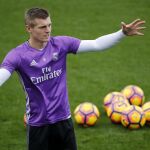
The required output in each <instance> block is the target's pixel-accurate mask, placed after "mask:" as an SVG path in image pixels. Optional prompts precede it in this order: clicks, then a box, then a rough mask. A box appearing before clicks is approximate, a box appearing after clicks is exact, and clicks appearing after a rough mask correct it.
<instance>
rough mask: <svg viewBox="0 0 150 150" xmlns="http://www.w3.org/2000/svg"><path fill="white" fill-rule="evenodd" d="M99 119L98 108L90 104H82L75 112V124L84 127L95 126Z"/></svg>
mask: <svg viewBox="0 0 150 150" xmlns="http://www.w3.org/2000/svg"><path fill="white" fill-rule="evenodd" d="M99 117H100V112H99V110H98V108H97V107H96V105H94V104H93V103H90V102H84V103H81V104H80V105H78V106H77V107H76V108H75V110H74V119H75V122H76V123H77V124H79V125H82V126H84V127H88V126H94V125H95V124H96V122H97V120H98V118H99Z"/></svg>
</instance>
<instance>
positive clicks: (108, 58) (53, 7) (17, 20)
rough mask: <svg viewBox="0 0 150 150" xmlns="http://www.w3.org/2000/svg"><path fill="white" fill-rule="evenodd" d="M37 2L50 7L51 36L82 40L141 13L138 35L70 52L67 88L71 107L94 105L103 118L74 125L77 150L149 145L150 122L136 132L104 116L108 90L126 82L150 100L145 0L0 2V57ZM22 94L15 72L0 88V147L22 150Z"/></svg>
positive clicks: (17, 39) (21, 37)
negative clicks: (142, 28)
mask: <svg viewBox="0 0 150 150" xmlns="http://www.w3.org/2000/svg"><path fill="white" fill-rule="evenodd" d="M34 6H41V7H46V8H48V9H49V11H50V13H51V18H52V22H53V31H52V34H53V35H70V36H74V37H78V38H80V39H95V38H97V37H98V36H101V35H104V34H108V33H111V32H115V31H117V30H118V29H120V22H121V21H124V22H127V23H129V22H130V21H132V20H134V19H136V18H141V19H144V20H146V22H147V24H146V26H147V29H146V30H145V31H144V33H145V35H144V36H142V37H128V38H125V39H123V40H122V41H121V42H120V43H119V44H118V45H116V46H114V47H113V48H111V49H109V50H107V51H103V52H96V53H86V54H79V55H76V56H74V55H70V56H68V63H67V65H68V76H67V78H68V90H69V98H70V105H71V111H72V112H73V110H74V108H75V107H76V106H77V105H78V104H79V103H81V102H83V101H91V102H93V103H94V104H96V105H97V107H98V108H99V110H100V112H101V117H100V119H99V121H98V123H97V125H96V126H95V127H92V128H81V127H78V126H77V125H76V124H75V132H76V137H77V143H78V149H79V150H87V149H88V150H110V149H111V150H129V149H136V150H141V149H144V150H148V149H149V147H150V143H149V137H150V132H149V130H150V127H149V126H145V127H144V128H142V129H140V130H136V131H131V130H127V129H125V128H123V127H122V126H121V125H115V124H112V123H111V122H110V120H109V119H108V118H107V117H106V114H105V113H104V110H103V107H102V105H103V98H104V96H105V95H106V94H107V93H108V92H111V91H120V90H121V89H122V88H123V87H124V86H126V85H129V84H136V85H139V86H140V87H141V88H142V89H143V90H144V92H145V97H146V101H148V100H150V92H149V90H150V84H149V83H150V77H149V74H150V59H149V56H150V51H149V39H150V30H149V27H150V25H149V24H150V21H149V8H150V1H148V0H126V1H121V0H115V1H112V0H105V1H100V0H86V1H83V0H51V1H49V0H45V1H41V0H32V1H28V0H11V1H8V2H6V1H5V0H1V1H0V18H1V30H0V35H1V36H0V41H1V42H0V62H2V60H3V58H4V56H5V55H6V54H7V52H8V51H9V50H10V49H11V48H13V47H15V46H17V45H18V44H20V43H22V42H24V41H25V40H26V39H27V38H28V35H27V34H26V32H25V31H24V20H23V15H24V11H25V10H26V9H27V8H30V7H34ZM24 110H25V96H24V92H23V90H22V87H21V85H20V82H19V81H18V77H17V75H16V74H14V75H13V76H12V77H11V78H10V79H9V80H8V81H7V82H6V83H5V84H4V85H3V86H2V87H1V88H0V149H1V150H25V149H26V130H25V129H24V126H23V114H24Z"/></svg>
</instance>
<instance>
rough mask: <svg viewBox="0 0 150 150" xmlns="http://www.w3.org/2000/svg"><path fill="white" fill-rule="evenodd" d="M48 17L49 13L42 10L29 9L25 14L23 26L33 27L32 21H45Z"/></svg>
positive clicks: (36, 8)
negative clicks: (37, 19)
mask: <svg viewBox="0 0 150 150" xmlns="http://www.w3.org/2000/svg"><path fill="white" fill-rule="evenodd" d="M47 17H49V12H48V11H47V10H46V9H43V8H38V7H35V8H30V9H28V10H27V11H26V12H25V25H29V26H34V23H33V21H34V19H36V18H40V19H46V18H47Z"/></svg>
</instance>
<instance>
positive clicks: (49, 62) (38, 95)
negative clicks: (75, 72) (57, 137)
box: [1, 36, 80, 126]
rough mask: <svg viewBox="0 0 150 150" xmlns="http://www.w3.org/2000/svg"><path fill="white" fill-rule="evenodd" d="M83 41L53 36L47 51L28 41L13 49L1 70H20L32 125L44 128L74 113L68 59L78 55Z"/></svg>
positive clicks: (18, 71) (29, 122) (46, 47)
mask: <svg viewBox="0 0 150 150" xmlns="http://www.w3.org/2000/svg"><path fill="white" fill-rule="evenodd" d="M79 44H80V40H79V39H77V38H73V37H69V36H56V37H50V38H49V41H48V43H47V45H46V46H45V48H44V49H43V50H41V51H40V50H37V49H34V48H32V47H30V45H29V43H28V42H25V43H23V44H21V45H20V46H18V47H16V48H14V49H12V50H11V51H10V52H9V53H8V54H7V56H6V57H5V59H4V60H3V62H2V64H1V67H2V68H5V69H7V70H8V71H9V72H10V73H12V72H13V71H17V73H18V74H19V76H20V79H21V82H22V85H23V87H24V91H25V94H26V114H27V122H28V124H29V125H33V126H41V125H45V124H52V123H55V122H58V121H61V120H64V119H67V118H68V117H69V116H70V115H71V114H70V106H69V101H68V91H67V85H66V56H67V54H68V53H76V52H77V49H78V47H79Z"/></svg>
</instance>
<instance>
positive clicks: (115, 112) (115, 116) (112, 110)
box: [107, 101, 130, 123]
mask: <svg viewBox="0 0 150 150" xmlns="http://www.w3.org/2000/svg"><path fill="white" fill-rule="evenodd" d="M128 106H130V104H129V103H128V102H127V101H116V102H114V103H112V104H111V105H110V106H109V107H108V109H107V116H108V117H109V118H110V119H111V121H112V122H113V123H121V115H122V113H123V111H124V109H125V108H126V107H128Z"/></svg>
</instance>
